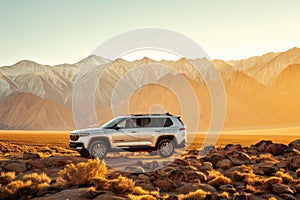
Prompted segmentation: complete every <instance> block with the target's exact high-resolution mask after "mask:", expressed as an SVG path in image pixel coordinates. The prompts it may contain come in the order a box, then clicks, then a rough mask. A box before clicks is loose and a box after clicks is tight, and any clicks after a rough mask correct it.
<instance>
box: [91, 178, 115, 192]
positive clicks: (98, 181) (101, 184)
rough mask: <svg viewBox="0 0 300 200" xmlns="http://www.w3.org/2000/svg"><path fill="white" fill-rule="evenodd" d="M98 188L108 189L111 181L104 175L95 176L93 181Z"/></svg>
mask: <svg viewBox="0 0 300 200" xmlns="http://www.w3.org/2000/svg"><path fill="white" fill-rule="evenodd" d="M91 183H92V184H93V185H94V186H95V187H96V189H98V190H108V189H109V188H110V184H111V182H110V181H109V180H107V179H106V178H104V177H94V178H93V180H92V182H91Z"/></svg>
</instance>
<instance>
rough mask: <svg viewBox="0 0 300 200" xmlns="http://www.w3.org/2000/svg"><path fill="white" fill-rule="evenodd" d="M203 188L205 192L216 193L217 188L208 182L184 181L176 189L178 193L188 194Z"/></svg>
mask: <svg viewBox="0 0 300 200" xmlns="http://www.w3.org/2000/svg"><path fill="white" fill-rule="evenodd" d="M199 189H201V190H203V191H205V192H210V193H215V192H216V191H217V190H216V189H215V188H214V187H213V186H211V185H208V184H194V183H184V184H183V185H182V186H181V187H178V188H177V189H176V190H175V191H176V192H177V193H178V194H188V193H190V192H193V191H196V190H199Z"/></svg>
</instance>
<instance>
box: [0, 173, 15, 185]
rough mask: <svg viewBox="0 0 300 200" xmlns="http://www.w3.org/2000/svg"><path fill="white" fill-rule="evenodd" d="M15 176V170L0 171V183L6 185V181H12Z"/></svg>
mask: <svg viewBox="0 0 300 200" xmlns="http://www.w3.org/2000/svg"><path fill="white" fill-rule="evenodd" d="M15 177H16V173H15V172H1V175H0V184H1V185H7V184H8V183H10V182H12V181H13V180H14V179H15Z"/></svg>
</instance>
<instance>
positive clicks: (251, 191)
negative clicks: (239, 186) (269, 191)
mask: <svg viewBox="0 0 300 200" xmlns="http://www.w3.org/2000/svg"><path fill="white" fill-rule="evenodd" d="M245 191H246V192H249V193H255V192H258V190H257V189H256V188H255V187H254V186H253V185H246V187H245Z"/></svg>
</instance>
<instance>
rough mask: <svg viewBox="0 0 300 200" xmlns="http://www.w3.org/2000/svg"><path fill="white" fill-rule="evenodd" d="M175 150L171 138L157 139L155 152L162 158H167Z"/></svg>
mask: <svg viewBox="0 0 300 200" xmlns="http://www.w3.org/2000/svg"><path fill="white" fill-rule="evenodd" d="M174 151H175V145H174V143H173V142H172V140H169V139H163V140H161V141H159V143H158V146H157V152H158V154H159V155H160V157H162V158H168V157H170V156H172V155H173V153H174Z"/></svg>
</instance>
